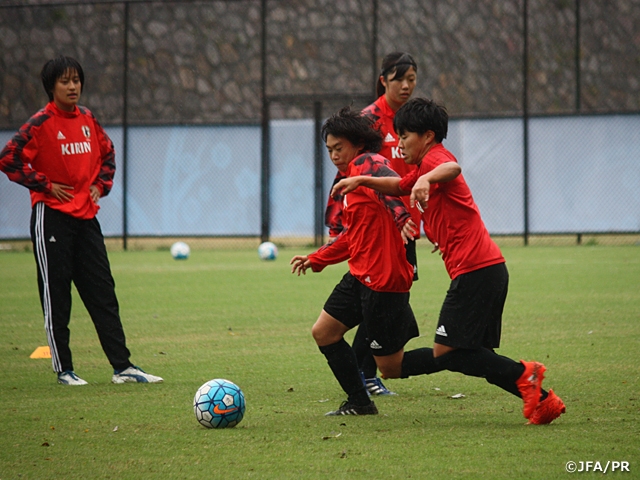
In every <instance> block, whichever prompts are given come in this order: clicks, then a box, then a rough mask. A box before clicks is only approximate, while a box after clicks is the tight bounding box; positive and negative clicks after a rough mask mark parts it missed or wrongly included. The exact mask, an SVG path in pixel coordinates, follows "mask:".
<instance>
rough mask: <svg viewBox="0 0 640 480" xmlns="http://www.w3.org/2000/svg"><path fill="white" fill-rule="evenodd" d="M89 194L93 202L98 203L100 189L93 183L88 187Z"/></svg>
mask: <svg viewBox="0 0 640 480" xmlns="http://www.w3.org/2000/svg"><path fill="white" fill-rule="evenodd" d="M89 195H91V200H93V203H98V201H99V200H100V189H99V188H98V187H96V186H95V185H91V186H90V187H89Z"/></svg>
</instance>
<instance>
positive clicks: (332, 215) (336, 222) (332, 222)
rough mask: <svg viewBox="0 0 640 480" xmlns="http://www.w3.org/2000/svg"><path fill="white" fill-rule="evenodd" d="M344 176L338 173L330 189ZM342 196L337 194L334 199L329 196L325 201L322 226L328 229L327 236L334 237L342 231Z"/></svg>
mask: <svg viewBox="0 0 640 480" xmlns="http://www.w3.org/2000/svg"><path fill="white" fill-rule="evenodd" d="M345 176H346V175H345V174H344V173H342V172H340V171H338V173H336V178H334V179H333V184H332V185H331V187H332V188H333V186H334V185H335V184H336V183H338V182H339V181H340V180H342V179H343V178H345ZM343 198H344V196H343V195H342V194H338V195H337V196H336V197H331V196H329V198H328V200H327V208H326V210H325V212H324V224H325V225H326V226H327V227H329V236H331V237H336V236H337V235H338V234H339V233H340V232H342V230H343V229H344V225H343V224H342V200H343Z"/></svg>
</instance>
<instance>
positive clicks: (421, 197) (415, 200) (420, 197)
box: [410, 162, 462, 209]
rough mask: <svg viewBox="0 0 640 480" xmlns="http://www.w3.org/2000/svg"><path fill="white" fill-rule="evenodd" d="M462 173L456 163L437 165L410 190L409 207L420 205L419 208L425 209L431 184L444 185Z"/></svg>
mask: <svg viewBox="0 0 640 480" xmlns="http://www.w3.org/2000/svg"><path fill="white" fill-rule="evenodd" d="M461 172H462V168H460V165H458V164H457V163H456V162H446V163H442V164H440V165H438V166H437V167H436V168H434V169H433V170H431V171H430V172H427V173H425V174H424V175H422V176H421V177H420V178H418V180H417V181H416V183H415V184H414V185H413V188H412V189H411V197H410V205H411V206H412V207H413V206H414V205H416V204H417V205H420V208H422V209H424V208H427V202H428V201H429V191H430V189H431V184H433V183H446V182H450V181H451V180H453V179H455V178H456V177H457V176H458V175H460V173H461Z"/></svg>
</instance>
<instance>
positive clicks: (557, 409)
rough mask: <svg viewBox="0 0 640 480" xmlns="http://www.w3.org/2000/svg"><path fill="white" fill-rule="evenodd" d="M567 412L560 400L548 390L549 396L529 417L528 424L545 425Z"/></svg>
mask: <svg viewBox="0 0 640 480" xmlns="http://www.w3.org/2000/svg"><path fill="white" fill-rule="evenodd" d="M566 411H567V407H565V405H564V402H563V401H562V399H561V398H560V397H559V396H557V395H556V394H555V393H553V390H549V395H548V396H547V398H545V399H544V400H543V401H542V402H540V403H539V404H538V406H537V407H536V409H535V410H534V411H533V413H532V414H531V417H529V424H534V425H546V424H548V423H551V422H553V421H554V420H555V419H556V418H558V417H559V416H560V415H562V414H563V413H564V412H566Z"/></svg>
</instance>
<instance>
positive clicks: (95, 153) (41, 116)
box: [0, 56, 162, 385]
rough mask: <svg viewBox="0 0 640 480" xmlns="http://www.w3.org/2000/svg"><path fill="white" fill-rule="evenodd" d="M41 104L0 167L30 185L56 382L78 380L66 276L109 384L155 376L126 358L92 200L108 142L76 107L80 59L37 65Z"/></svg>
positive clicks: (107, 166)
mask: <svg viewBox="0 0 640 480" xmlns="http://www.w3.org/2000/svg"><path fill="white" fill-rule="evenodd" d="M41 77H42V83H43V86H44V89H45V91H46V93H47V95H48V96H49V103H48V104H47V105H46V106H45V107H44V108H43V109H42V110H40V111H39V112H37V113H36V114H35V115H34V116H32V117H31V118H30V119H29V120H28V121H27V123H25V124H24V125H23V126H22V128H21V129H20V131H19V132H18V133H17V134H16V135H15V136H14V137H13V138H12V139H11V140H10V141H9V142H8V143H7V145H6V146H5V147H4V149H3V150H2V152H0V170H2V171H3V172H4V173H5V174H6V175H7V176H8V177H9V179H10V180H12V181H14V182H16V183H19V184H21V185H24V186H25V187H27V188H28V189H29V190H30V192H31V204H32V207H33V210H32V214H31V241H32V242H33V252H34V255H35V259H36V264H37V267H38V288H39V292H40V300H41V303H42V310H43V313H44V326H45V331H46V333H47V340H48V342H49V348H50V351H51V361H52V364H53V370H54V371H55V372H56V373H57V374H58V383H61V384H64V385H86V383H87V382H86V381H84V380H83V379H82V378H80V377H78V376H77V375H76V374H75V372H74V370H73V362H72V358H71V350H70V348H69V319H70V315H71V282H72V281H73V283H74V284H75V286H76V288H77V290H78V293H79V294H80V298H82V301H83V302H84V305H85V307H86V308H87V311H88V312H89V315H90V316H91V320H93V323H94V325H95V327H96V331H97V333H98V337H99V339H100V344H101V345H102V348H103V350H104V352H105V354H106V355H107V358H108V359H109V362H110V363H111V366H112V367H113V369H114V374H113V377H112V378H111V381H112V382H113V383H125V382H140V383H159V382H162V378H160V377H156V376H154V375H150V374H148V373H145V372H144V371H142V370H141V369H140V368H138V367H136V366H134V365H133V364H132V363H131V362H130V361H129V356H130V353H129V350H128V348H127V346H126V341H125V335H124V331H123V328H122V323H121V321H120V315H119V312H118V300H117V298H116V294H115V284H114V281H113V277H112V276H111V269H110V266H109V259H108V257H107V251H106V248H105V245H104V237H103V235H102V231H101V229H100V224H99V223H98V220H97V219H96V218H95V216H96V213H97V212H98V209H99V208H100V207H99V206H98V201H99V200H100V198H101V197H103V196H105V195H107V194H108V193H109V191H110V190H111V186H112V185H113V175H114V173H115V154H114V148H113V143H112V142H111V140H110V139H109V137H108V136H107V134H106V133H105V131H104V130H103V128H102V126H101V125H100V124H99V123H98V121H97V120H96V119H95V117H94V116H93V115H92V114H91V112H90V111H89V110H88V109H87V108H85V107H81V106H78V105H77V104H78V101H79V99H80V95H81V93H82V87H83V85H84V72H83V70H82V67H81V66H80V64H79V63H78V62H77V61H76V60H74V59H73V58H70V57H64V56H60V57H57V58H55V59H53V60H50V61H48V62H47V63H46V64H45V65H44V67H43V68H42V72H41Z"/></svg>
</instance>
